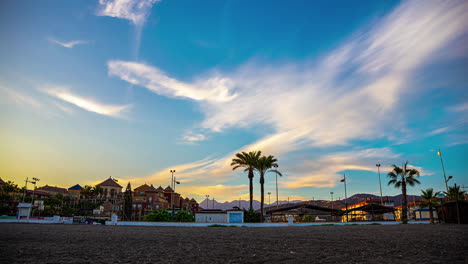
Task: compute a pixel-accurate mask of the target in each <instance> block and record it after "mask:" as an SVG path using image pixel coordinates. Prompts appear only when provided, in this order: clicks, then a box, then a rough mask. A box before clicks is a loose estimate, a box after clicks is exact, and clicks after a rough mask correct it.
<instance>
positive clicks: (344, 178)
mask: <svg viewBox="0 0 468 264" xmlns="http://www.w3.org/2000/svg"><path fill="white" fill-rule="evenodd" d="M341 182H343V183H344V196H345V207H346V222H348V195H347V194H346V174H343V179H341Z"/></svg>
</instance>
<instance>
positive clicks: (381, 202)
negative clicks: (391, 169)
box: [375, 164, 383, 205]
mask: <svg viewBox="0 0 468 264" xmlns="http://www.w3.org/2000/svg"><path fill="white" fill-rule="evenodd" d="M375 166H377V171H378V172H379V186H380V204H381V205H383V198H382V183H381V182H380V164H375Z"/></svg>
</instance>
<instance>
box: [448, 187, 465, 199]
mask: <svg viewBox="0 0 468 264" xmlns="http://www.w3.org/2000/svg"><path fill="white" fill-rule="evenodd" d="M444 193H445V194H446V195H447V199H448V200H449V201H463V200H465V193H466V192H465V191H460V186H459V185H456V184H455V185H454V186H450V187H449V188H448V192H444Z"/></svg>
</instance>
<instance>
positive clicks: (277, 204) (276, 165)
mask: <svg viewBox="0 0 468 264" xmlns="http://www.w3.org/2000/svg"><path fill="white" fill-rule="evenodd" d="M273 167H274V168H275V169H276V209H278V206H279V201H278V164H275V165H273Z"/></svg>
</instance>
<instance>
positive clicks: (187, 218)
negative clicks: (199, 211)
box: [174, 209, 195, 222]
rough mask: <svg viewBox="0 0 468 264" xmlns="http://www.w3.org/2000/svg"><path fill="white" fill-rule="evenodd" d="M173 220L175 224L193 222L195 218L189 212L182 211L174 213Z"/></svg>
mask: <svg viewBox="0 0 468 264" xmlns="http://www.w3.org/2000/svg"><path fill="white" fill-rule="evenodd" d="M174 220H175V221H176V222H195V216H194V215H193V214H192V213H190V212H189V211H187V210H185V209H182V210H180V211H178V212H177V213H176V215H175V218H174Z"/></svg>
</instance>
